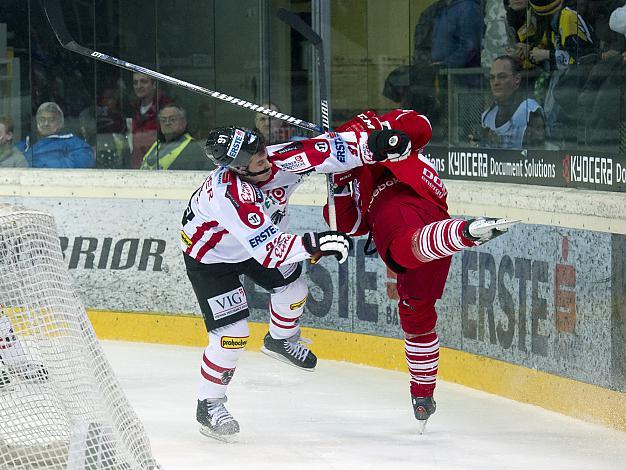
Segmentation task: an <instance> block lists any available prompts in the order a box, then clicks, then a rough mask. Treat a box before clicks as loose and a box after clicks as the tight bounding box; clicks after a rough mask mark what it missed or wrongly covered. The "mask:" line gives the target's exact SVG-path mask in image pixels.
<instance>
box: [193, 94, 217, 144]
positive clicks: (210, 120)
mask: <svg viewBox="0 0 626 470" xmlns="http://www.w3.org/2000/svg"><path fill="white" fill-rule="evenodd" d="M214 106H215V105H214V104H213V103H212V102H211V101H202V102H201V103H200V104H199V105H198V106H197V107H196V108H195V110H196V114H195V116H194V118H192V119H190V121H191V122H190V123H189V126H190V127H189V132H190V133H191V135H192V136H193V137H194V138H195V139H198V140H204V139H206V138H207V136H208V135H209V131H210V130H211V129H213V128H214V127H215V107H214Z"/></svg>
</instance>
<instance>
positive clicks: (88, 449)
mask: <svg viewBox="0 0 626 470" xmlns="http://www.w3.org/2000/svg"><path fill="white" fill-rule="evenodd" d="M35 468H36V469H63V470H78V469H80V470H83V469H89V470H105V469H115V470H126V469H128V470H130V469H155V468H159V467H158V465H157V464H156V462H155V461H154V459H153V457H152V452H151V449H150V443H149V441H148V438H147V436H146V433H145V431H144V429H143V426H142V424H141V422H140V421H139V419H138V418H137V416H136V414H135V412H134V411H133V409H132V408H131V406H130V404H129V402H128V400H127V398H126V396H125V395H124V393H123V391H122V389H121V387H120V385H119V383H118V380H117V378H116V377H115V375H114V373H113V371H112V369H111V366H110V364H109V363H108V361H107V359H106V357H105V356H104V353H103V351H102V349H101V346H100V344H99V343H98V340H97V338H96V336H95V333H94V331H93V328H92V326H91V323H90V322H89V319H88V317H87V314H86V312H85V309H84V308H83V306H82V304H81V302H80V300H79V298H78V296H77V294H76V292H75V291H74V289H73V287H72V281H71V279H70V276H69V274H68V271H67V268H66V265H65V262H64V261H63V257H62V254H61V249H60V244H59V237H58V234H57V232H56V227H55V223H54V219H53V218H52V217H51V216H50V215H48V214H46V213H44V212H39V211H34V210H29V209H25V208H21V207H16V206H10V205H6V204H0V469H3V470H4V469H35Z"/></svg>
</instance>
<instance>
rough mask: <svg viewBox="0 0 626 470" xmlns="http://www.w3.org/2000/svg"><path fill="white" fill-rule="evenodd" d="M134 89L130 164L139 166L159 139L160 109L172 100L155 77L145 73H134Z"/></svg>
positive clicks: (132, 166)
mask: <svg viewBox="0 0 626 470" xmlns="http://www.w3.org/2000/svg"><path fill="white" fill-rule="evenodd" d="M133 91H134V92H135V96H136V98H137V99H136V100H135V101H134V102H133V103H132V104H131V106H132V110H133V118H132V143H133V151H132V155H131V162H130V166H131V168H139V166H140V165H141V161H142V158H143V156H144V155H145V154H146V152H147V151H148V148H150V146H151V145H152V144H153V143H154V142H155V141H156V139H157V131H158V123H157V114H158V112H159V109H161V108H162V107H163V106H165V105H166V104H169V103H171V102H172V100H171V99H170V98H168V97H167V96H165V95H164V94H163V93H161V91H159V90H158V89H157V82H156V80H155V79H153V78H151V77H149V76H148V75H145V74H143V73H133Z"/></svg>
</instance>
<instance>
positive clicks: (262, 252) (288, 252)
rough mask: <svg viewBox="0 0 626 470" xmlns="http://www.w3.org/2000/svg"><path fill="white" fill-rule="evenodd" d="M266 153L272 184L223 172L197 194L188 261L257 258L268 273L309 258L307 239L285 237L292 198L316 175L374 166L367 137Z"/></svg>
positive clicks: (189, 214)
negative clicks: (252, 181)
mask: <svg viewBox="0 0 626 470" xmlns="http://www.w3.org/2000/svg"><path fill="white" fill-rule="evenodd" d="M266 150H267V154H268V157H269V159H270V161H271V162H272V174H271V177H270V178H269V180H268V181H266V182H264V183H262V184H258V185H254V184H251V183H248V182H246V181H243V180H242V179H240V178H239V176H238V175H237V174H236V173H235V172H233V171H231V170H230V169H228V168H225V167H219V168H217V169H215V170H214V171H213V172H212V173H211V174H210V175H209V176H208V177H207V179H206V180H205V181H204V182H203V183H202V185H201V186H200V187H199V188H198V189H197V190H196V191H195V192H194V193H193V195H192V196H191V199H190V201H189V205H188V206H187V209H186V210H185V214H184V215H183V220H182V227H181V248H182V250H183V251H184V252H185V253H186V254H187V255H189V256H191V257H192V258H194V259H195V260H196V261H198V262H200V263H205V264H212V263H237V262H240V261H244V260H247V259H249V258H251V257H254V258H255V259H256V260H257V261H258V262H259V263H261V264H262V265H263V266H265V267H267V268H277V267H280V266H283V265H286V264H291V263H297V262H299V261H302V260H305V259H308V258H310V257H311V255H310V254H309V253H308V252H307V251H306V249H305V248H304V245H303V242H302V237H301V236H299V235H294V234H290V233H287V232H285V226H286V223H287V206H288V203H289V197H290V196H291V195H292V194H293V192H294V191H295V190H296V189H297V187H298V186H299V185H300V183H301V182H302V180H303V178H305V177H306V175H308V174H311V173H312V172H317V173H339V172H343V171H347V170H349V169H351V168H354V167H357V166H360V165H362V164H363V162H364V161H365V162H370V161H371V153H370V151H369V149H368V148H367V134H366V133H354V132H345V133H341V134H336V133H332V132H331V133H328V134H324V135H321V136H319V137H316V138H314V139H308V140H301V141H296V142H290V143H285V144H278V145H272V146H269V147H267V149H266Z"/></svg>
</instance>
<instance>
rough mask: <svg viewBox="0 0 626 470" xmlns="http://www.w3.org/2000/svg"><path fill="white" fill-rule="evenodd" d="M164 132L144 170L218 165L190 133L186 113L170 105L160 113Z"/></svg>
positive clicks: (161, 133)
mask: <svg viewBox="0 0 626 470" xmlns="http://www.w3.org/2000/svg"><path fill="white" fill-rule="evenodd" d="M159 124H160V125H161V131H160V132H159V134H158V138H157V140H156V141H155V142H154V143H153V144H152V146H151V147H150V148H149V149H148V152H147V153H146V155H145V156H144V158H143V162H142V163H141V169H142V170H202V171H211V170H213V169H215V165H213V164H212V163H211V161H210V160H209V159H208V158H207V157H206V155H205V153H204V150H203V149H202V147H200V145H198V143H197V142H196V140H195V139H194V138H193V137H192V136H191V134H190V133H189V131H188V130H187V117H186V113H185V110H184V109H183V108H181V107H180V106H177V105H175V104H167V105H165V106H164V107H163V108H161V110H160V111H159Z"/></svg>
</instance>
